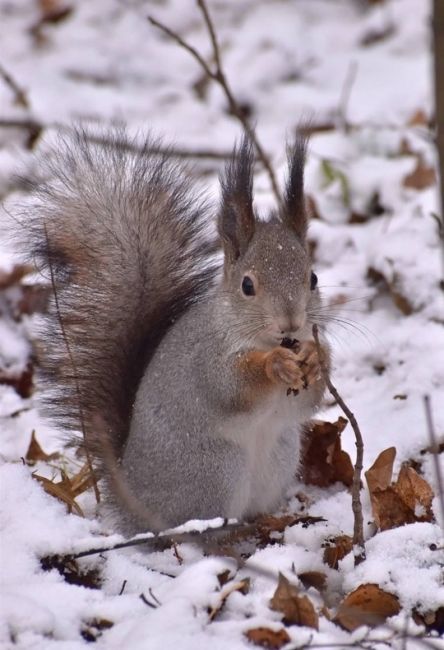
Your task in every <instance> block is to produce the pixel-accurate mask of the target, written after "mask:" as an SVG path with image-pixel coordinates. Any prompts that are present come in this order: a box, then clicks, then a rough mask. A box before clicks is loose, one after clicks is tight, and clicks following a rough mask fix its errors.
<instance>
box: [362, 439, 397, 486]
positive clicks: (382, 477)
mask: <svg viewBox="0 0 444 650" xmlns="http://www.w3.org/2000/svg"><path fill="white" fill-rule="evenodd" d="M395 457H396V449H395V447H388V449H384V451H382V452H381V453H380V454H379V456H378V457H377V459H376V460H375V462H374V463H373V465H372V466H371V467H370V469H368V470H367V471H366V472H365V478H366V479H367V485H368V489H369V491H370V496H371V495H372V494H373V492H374V491H375V490H376V489H378V490H385V489H386V488H388V486H389V485H390V484H391V482H392V475H393V464H394V462H395Z"/></svg>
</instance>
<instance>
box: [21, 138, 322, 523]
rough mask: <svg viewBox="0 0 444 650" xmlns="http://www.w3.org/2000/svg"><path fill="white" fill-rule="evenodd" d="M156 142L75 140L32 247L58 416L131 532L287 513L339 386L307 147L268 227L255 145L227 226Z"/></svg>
mask: <svg viewBox="0 0 444 650" xmlns="http://www.w3.org/2000/svg"><path fill="white" fill-rule="evenodd" d="M155 144H156V143H154V145H153V141H152V140H151V139H150V138H147V140H146V141H145V144H144V145H143V146H136V145H135V142H133V141H130V140H129V139H128V138H127V136H126V135H125V134H124V133H121V132H111V133H108V137H107V138H106V139H105V140H104V141H101V142H99V141H97V140H94V138H89V137H88V134H87V133H85V132H84V131H83V130H81V129H77V130H74V132H73V134H71V136H69V137H65V138H62V139H61V141H60V142H59V144H58V145H57V147H56V149H55V150H54V152H53V156H48V160H47V161H46V162H47V165H48V169H47V171H46V175H47V179H46V180H45V181H44V182H42V183H36V184H35V187H34V190H35V196H36V198H35V199H34V200H33V202H32V204H31V207H30V208H28V209H27V214H26V221H25V222H24V233H25V235H24V237H23V236H22V239H23V240H24V243H25V248H26V249H27V251H28V253H29V256H30V258H32V259H33V260H34V261H35V263H36V266H37V268H38V269H39V270H41V271H42V270H43V269H46V276H47V277H48V278H50V279H51V283H52V288H53V290H54V292H53V293H54V295H53V297H52V299H51V301H50V306H49V308H48V313H47V315H46V317H45V324H44V335H45V336H44V340H43V343H40V350H39V351H38V356H39V365H40V367H41V371H42V385H43V389H45V395H46V397H45V405H46V411H47V412H48V413H49V415H50V416H51V417H52V418H53V420H55V422H56V423H57V424H58V425H59V426H62V427H63V428H65V429H72V430H75V431H80V430H83V433H84V440H85V445H86V449H87V452H88V453H89V454H90V455H91V457H92V458H93V459H94V462H95V463H96V464H97V466H98V468H99V469H98V471H99V474H98V475H99V476H100V477H101V478H102V479H103V482H104V486H105V487H104V496H103V499H102V500H104V502H105V511H107V512H111V513H112V515H113V517H114V521H115V525H116V527H117V529H119V530H120V531H121V532H123V533H126V534H134V533H138V532H142V531H143V530H145V529H147V528H148V529H150V530H153V531H155V530H160V529H162V528H167V527H174V526H177V525H179V524H181V523H184V522H186V521H188V520H191V519H212V518H215V517H224V518H236V519H238V520H242V519H246V518H251V517H253V516H255V515H257V514H259V513H263V512H267V511H272V510H273V509H276V508H277V507H278V506H279V505H280V504H281V503H282V501H283V499H284V497H285V492H286V490H287V489H288V487H289V485H290V483H291V481H292V479H293V477H294V476H295V472H296V469H297V466H298V463H299V462H300V455H301V441H302V438H303V434H304V427H305V425H306V424H307V423H308V422H309V421H310V419H311V418H312V416H313V414H314V412H315V411H316V409H317V408H318V407H319V405H320V402H321V399H322V397H323V393H324V389H325V385H324V380H323V378H322V373H321V367H320V362H319V359H318V355H317V352H316V346H315V344H314V341H313V337H312V325H313V324H314V323H315V322H316V314H319V313H320V308H321V296H320V292H319V288H318V286H317V276H316V275H315V273H314V272H313V270H312V266H311V261H310V256H309V251H308V244H307V212H306V206H305V199H304V187H303V183H304V163H305V154H306V140H305V139H304V138H303V137H302V136H297V137H296V140H295V142H294V144H293V146H292V147H291V148H290V151H289V163H288V178H287V181H286V186H285V192H284V197H283V201H282V205H281V206H280V207H279V209H278V210H275V211H273V212H272V213H271V214H270V215H269V219H268V220H261V219H259V218H258V217H257V214H256V211H255V208H254V206H253V167H254V152H253V146H252V143H251V141H250V139H249V138H248V136H246V135H244V136H243V139H242V140H241V142H240V143H239V144H237V145H235V147H234V149H233V153H232V157H231V159H230V160H229V162H228V163H227V165H226V167H225V170H224V172H223V174H222V175H221V179H220V186H221V199H220V205H219V207H218V210H217V214H216V215H212V214H211V211H210V209H209V207H208V206H207V204H206V202H205V201H204V200H203V199H202V193H201V192H200V193H199V192H196V191H195V190H193V189H190V184H191V181H190V178H189V176H188V175H187V172H186V168H184V166H183V165H180V164H178V163H177V162H172V160H171V156H169V155H168V153H166V154H160V153H159V148H158V147H156V146H155ZM214 216H216V217H217V233H218V236H216V235H212V234H211V232H210V229H209V224H211V217H214ZM220 248H221V249H222V252H223V263H222V262H221V257H222V256H221V255H220ZM323 322H324V320H322V321H321V324H320V325H319V331H320V336H321V342H322V351H323V355H324V356H325V362H326V363H327V364H328V363H329V347H328V344H327V341H326V338H325V333H324V327H323ZM122 486H123V487H122ZM145 515H146V516H145Z"/></svg>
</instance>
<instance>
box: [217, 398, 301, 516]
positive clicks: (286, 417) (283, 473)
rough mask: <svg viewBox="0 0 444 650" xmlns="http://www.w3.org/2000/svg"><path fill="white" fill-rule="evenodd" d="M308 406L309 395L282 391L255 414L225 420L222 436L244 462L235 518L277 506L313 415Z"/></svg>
mask: <svg viewBox="0 0 444 650" xmlns="http://www.w3.org/2000/svg"><path fill="white" fill-rule="evenodd" d="M310 402H311V400H310V398H309V396H308V395H307V397H306V396H305V395H304V394H301V395H298V396H294V395H293V394H290V395H287V394H286V392H285V391H283V390H282V388H281V389H280V390H277V391H276V393H275V394H274V395H273V396H271V397H270V398H268V399H267V400H266V402H263V403H262V404H261V405H259V406H258V408H257V409H256V411H255V412H253V413H252V412H251V411H250V412H248V414H246V415H236V416H234V417H232V418H229V419H228V420H227V422H226V424H225V426H224V428H223V431H222V432H221V433H222V435H223V436H224V437H225V438H227V439H229V440H232V441H234V442H236V443H237V444H238V445H239V446H240V447H241V448H242V449H243V450H244V452H245V461H246V466H245V472H244V475H243V476H240V477H239V485H238V490H236V496H235V503H234V504H233V511H234V513H235V515H234V516H237V517H244V516H246V515H247V516H248V515H254V514H257V513H259V512H266V511H270V510H272V509H274V508H276V507H277V506H278V505H279V503H280V502H281V500H282V497H283V495H284V492H285V490H286V488H287V487H288V485H289V484H290V483H291V480H292V478H293V477H294V475H295V473H296V470H297V467H298V464H299V460H300V458H299V457H300V446H301V444H300V441H301V428H302V425H303V424H304V423H305V422H307V420H308V419H309V418H310V416H311V414H312V406H311V404H310Z"/></svg>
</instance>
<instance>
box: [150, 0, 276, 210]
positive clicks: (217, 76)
mask: <svg viewBox="0 0 444 650" xmlns="http://www.w3.org/2000/svg"><path fill="white" fill-rule="evenodd" d="M197 5H198V7H199V9H200V10H201V12H202V15H203V18H204V22H205V25H206V28H207V30H208V34H209V36H210V41H211V46H212V50H213V58H214V63H215V68H214V70H213V69H212V68H211V67H210V66H209V65H208V63H207V62H206V61H205V59H204V58H203V57H202V55H201V54H200V53H199V52H198V51H197V50H196V49H195V48H194V47H193V46H192V45H190V44H189V43H187V42H186V41H185V40H184V39H183V38H182V37H181V36H179V34H177V33H176V32H174V31H173V30H172V29H170V28H169V27H167V26H166V25H164V24H163V23H160V22H159V21H158V20H156V19H155V18H153V17H152V16H148V20H149V22H150V23H151V24H152V25H153V26H154V27H156V28H157V29H160V30H161V31H162V32H164V33H165V34H166V35H167V36H169V37H170V38H171V39H172V40H173V41H175V42H176V43H177V44H178V45H180V46H181V47H183V48H184V49H185V50H186V51H187V52H188V53H189V54H191V56H192V57H193V58H194V59H195V60H196V61H197V62H198V63H199V65H200V66H201V68H202V69H203V70H204V72H205V74H206V75H207V77H208V78H209V79H212V80H213V81H214V82H215V83H217V84H219V86H220V87H221V89H222V91H223V93H224V95H225V97H226V99H227V102H228V107H229V110H230V113H231V114H232V115H233V116H234V117H236V118H237V119H238V120H239V122H240V123H241V124H242V127H243V129H244V131H245V132H246V133H247V135H248V137H249V138H250V140H251V141H252V142H253V144H254V147H255V149H256V153H257V156H258V158H259V160H260V161H261V162H262V164H263V166H264V167H265V170H266V172H267V174H268V178H269V180H270V184H271V187H272V190H273V194H274V196H275V198H276V201H277V203H278V205H279V206H281V205H282V196H281V192H280V190H279V186H278V183H277V180H276V175H275V173H274V170H273V167H272V165H271V162H270V159H269V157H268V155H267V153H266V152H265V150H264V149H263V147H262V145H261V143H260V142H259V140H258V137H257V135H256V132H255V130H254V128H253V127H252V126H251V124H250V122H249V121H248V118H247V116H246V115H245V112H244V111H243V110H242V108H241V106H240V105H239V103H238V101H237V100H236V98H235V96H234V94H233V91H232V90H231V87H230V84H229V82H228V80H227V77H226V74H225V72H224V69H223V65H222V58H221V55H220V47H219V43H218V40H217V36H216V30H215V29H214V23H213V21H212V19H211V16H210V13H209V11H208V7H207V5H206V2H205V0H197Z"/></svg>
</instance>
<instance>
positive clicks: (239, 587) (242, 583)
mask: <svg viewBox="0 0 444 650" xmlns="http://www.w3.org/2000/svg"><path fill="white" fill-rule="evenodd" d="M234 591H239V592H240V593H241V594H244V595H245V594H248V592H249V591H250V578H243V580H239V581H237V582H232V583H228V584H226V585H225V587H224V589H222V591H221V594H220V598H219V601H218V603H217V604H216V605H215V606H214V607H212V608H211V609H210V611H209V613H208V617H209V619H210V621H214V619H215V618H216V616H217V615H218V614H219V612H220V611H221V610H222V608H223V606H224V605H225V603H226V601H227V598H228V596H230V594H232V593H233V592H234Z"/></svg>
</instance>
